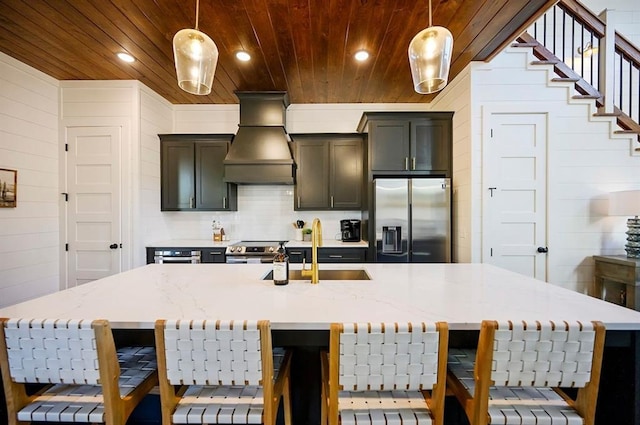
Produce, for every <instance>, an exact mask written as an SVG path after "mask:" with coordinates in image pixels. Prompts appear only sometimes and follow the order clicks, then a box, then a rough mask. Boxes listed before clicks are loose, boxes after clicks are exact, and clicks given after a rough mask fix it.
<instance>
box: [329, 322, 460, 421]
mask: <svg viewBox="0 0 640 425" xmlns="http://www.w3.org/2000/svg"><path fill="white" fill-rule="evenodd" d="M447 344H448V330H447V326H446V324H444V323H438V324H425V323H402V324H397V323H375V324H373V323H358V324H355V323H349V324H338V323H334V324H332V325H331V336H330V346H329V353H324V354H323V356H322V377H323V379H322V384H323V385H322V412H321V414H322V419H321V423H322V424H326V423H327V422H328V423H329V424H330V425H337V424H338V422H340V423H342V424H343V425H344V424H354V425H355V424H358V425H361V424H376V425H377V424H380V425H390V424H403V425H407V424H431V423H435V424H442V421H443V411H444V393H445V371H446V358H447V355H446V353H447Z"/></svg>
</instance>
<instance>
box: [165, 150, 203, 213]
mask: <svg viewBox="0 0 640 425" xmlns="http://www.w3.org/2000/svg"><path fill="white" fill-rule="evenodd" d="M161 154H162V156H161V167H162V187H161V198H162V201H161V209H162V211H179V210H187V209H191V208H193V207H194V206H195V204H194V202H195V200H194V198H195V180H194V163H193V154H194V146H193V143H185V142H163V143H162V152H161Z"/></svg>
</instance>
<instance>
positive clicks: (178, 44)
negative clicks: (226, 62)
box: [173, 0, 218, 95]
mask: <svg viewBox="0 0 640 425" xmlns="http://www.w3.org/2000/svg"><path fill="white" fill-rule="evenodd" d="M199 12H200V0H196V28H195V29H190V28H189V29H183V30H180V31H178V32H177V33H176V35H175V36H174V37H173V58H174V61H175V64H176V76H177V77H178V86H180V88H181V89H182V90H184V91H186V92H188V93H191V94H198V95H207V94H209V93H211V86H212V85H213V74H214V73H215V72H216V65H217V64H218V47H217V46H216V44H215V43H214V42H213V40H211V38H209V36H208V35H207V34H205V33H203V32H200V31H199V30H198V13H199Z"/></svg>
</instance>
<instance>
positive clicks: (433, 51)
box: [408, 0, 453, 94]
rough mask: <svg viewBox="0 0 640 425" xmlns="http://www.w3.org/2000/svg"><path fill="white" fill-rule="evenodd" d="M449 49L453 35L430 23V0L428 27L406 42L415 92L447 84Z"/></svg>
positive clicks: (438, 88) (434, 90)
mask: <svg viewBox="0 0 640 425" xmlns="http://www.w3.org/2000/svg"><path fill="white" fill-rule="evenodd" d="M452 51H453V36H452V35H451V32H450V31H449V30H448V29H446V28H445V27H434V26H433V23H432V18H431V0H429V27H428V28H425V29H423V30H422V31H420V32H419V33H417V34H416V35H415V36H414V37H413V40H411V43H409V51H408V53H409V65H410V66H411V77H412V78H413V88H414V89H415V91H416V92H417V93H420V94H429V93H434V92H437V91H439V90H442V89H443V88H444V87H445V86H446V85H447V82H448V80H449V67H450V65H451V52H452Z"/></svg>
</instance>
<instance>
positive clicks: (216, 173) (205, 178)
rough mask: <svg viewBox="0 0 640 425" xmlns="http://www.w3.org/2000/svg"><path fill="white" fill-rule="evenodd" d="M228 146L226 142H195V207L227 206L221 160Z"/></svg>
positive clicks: (219, 208)
mask: <svg viewBox="0 0 640 425" xmlns="http://www.w3.org/2000/svg"><path fill="white" fill-rule="evenodd" d="M228 148H229V143H226V142H196V144H195V162H196V174H195V175H196V188H197V192H196V206H195V208H196V209H202V210H225V209H228V208H229V193H228V184H227V183H225V182H224V181H223V178H224V167H223V161H224V158H225V156H226V155H227V150H228Z"/></svg>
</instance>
